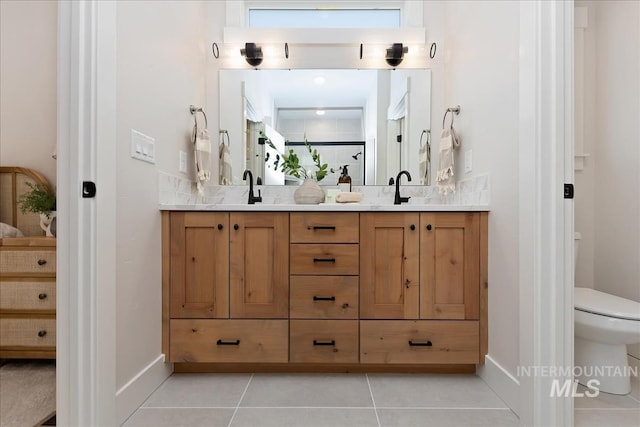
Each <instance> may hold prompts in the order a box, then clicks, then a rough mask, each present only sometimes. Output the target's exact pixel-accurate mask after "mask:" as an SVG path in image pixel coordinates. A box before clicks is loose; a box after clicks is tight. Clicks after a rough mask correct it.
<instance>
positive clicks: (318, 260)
mask: <svg viewBox="0 0 640 427" xmlns="http://www.w3.org/2000/svg"><path fill="white" fill-rule="evenodd" d="M313 262H330V263H333V264H335V262H336V259H335V258H314V259H313Z"/></svg>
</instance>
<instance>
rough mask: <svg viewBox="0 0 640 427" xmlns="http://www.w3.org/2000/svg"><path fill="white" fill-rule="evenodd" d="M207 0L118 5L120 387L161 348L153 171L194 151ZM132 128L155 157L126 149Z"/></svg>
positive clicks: (174, 170)
mask: <svg viewBox="0 0 640 427" xmlns="http://www.w3.org/2000/svg"><path fill="white" fill-rule="evenodd" d="M206 7H207V6H206V5H205V3H204V2H201V1H190V2H169V1H166V2H164V1H163V2H147V1H138V2H133V1H127V2H119V3H118V6H117V93H116V96H117V141H114V143H116V144H117V160H116V162H117V236H116V239H117V254H116V257H117V265H116V269H117V271H116V277H117V283H116V292H117V308H116V329H117V334H116V345H117V361H116V363H117V366H116V385H117V388H118V389H121V388H122V387H123V386H125V385H126V384H127V383H128V382H129V381H130V380H132V379H133V378H134V377H135V376H136V375H138V374H139V373H141V372H142V371H143V370H144V369H145V368H146V367H147V366H148V365H149V364H150V363H152V362H153V361H154V360H157V358H158V357H159V355H160V353H161V329H162V322H161V318H162V316H161V312H162V307H161V300H162V286H161V265H162V264H161V235H160V230H161V223H160V211H159V210H158V171H159V170H161V171H163V172H166V173H170V174H174V175H179V172H178V151H179V150H180V149H183V150H185V151H188V153H189V154H190V155H189V156H188V158H189V159H191V158H192V157H191V153H192V151H191V142H190V135H191V131H192V128H193V117H192V116H191V114H190V113H189V105H190V104H195V105H204V104H205V94H206V86H205V58H206V54H207V39H206V21H205V19H206V16H207V14H206ZM216 116H217V114H216ZM210 126H211V124H210ZM214 126H215V124H214ZM131 129H135V130H138V131H140V132H142V133H144V134H146V135H149V136H151V137H153V138H155V142H156V158H157V163H156V164H155V165H152V164H148V163H144V162H141V161H138V160H134V159H132V158H131V157H130V138H131V136H130V134H131ZM114 172H116V171H114ZM183 176H184V175H183ZM189 177H191V178H193V177H192V176H191V175H189ZM151 391H153V389H151V390H149V392H151ZM140 403H142V402H138V404H140Z"/></svg>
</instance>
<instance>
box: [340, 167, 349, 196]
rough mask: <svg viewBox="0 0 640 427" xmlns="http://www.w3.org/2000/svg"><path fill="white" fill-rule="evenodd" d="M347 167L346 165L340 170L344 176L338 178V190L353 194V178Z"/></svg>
mask: <svg viewBox="0 0 640 427" xmlns="http://www.w3.org/2000/svg"><path fill="white" fill-rule="evenodd" d="M347 166H349V165H344V166H342V167H341V168H340V169H342V175H340V177H339V178H338V188H339V189H340V191H341V192H347V193H350V192H351V177H350V176H349V171H348V170H347Z"/></svg>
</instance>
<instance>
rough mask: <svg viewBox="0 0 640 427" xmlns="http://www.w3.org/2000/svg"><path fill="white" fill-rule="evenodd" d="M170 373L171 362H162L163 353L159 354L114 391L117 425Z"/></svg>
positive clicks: (171, 371)
mask: <svg viewBox="0 0 640 427" xmlns="http://www.w3.org/2000/svg"><path fill="white" fill-rule="evenodd" d="M172 373H173V364H172V363H164V354H161V355H160V356H158V357H157V358H156V360H154V361H153V362H151V363H149V364H148V365H147V366H146V367H145V368H144V369H143V370H141V371H140V372H138V373H137V374H136V375H135V376H134V377H133V378H131V380H129V382H128V383H126V384H125V385H124V386H122V387H121V388H120V390H118V391H117V392H116V411H117V412H116V416H117V418H116V420H117V422H118V425H122V423H124V422H125V421H126V420H127V418H129V417H130V416H131V414H133V413H134V412H135V411H136V409H138V407H139V406H140V405H142V403H143V402H144V401H145V400H146V399H147V398H148V397H149V396H150V395H151V393H153V391H154V390H155V389H156V388H158V386H159V385H160V384H162V382H163V381H164V380H166V379H167V378H168V377H169V375H171V374H172Z"/></svg>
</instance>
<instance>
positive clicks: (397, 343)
mask: <svg viewBox="0 0 640 427" xmlns="http://www.w3.org/2000/svg"><path fill="white" fill-rule="evenodd" d="M360 340H361V341H360V361H361V362H362V363H447V364H453V363H479V361H480V360H479V342H480V340H479V331H478V322H477V321H444V320H442V321H437V320H436V321H429V320H424V321H411V320H385V321H378V320H365V321H361V322H360Z"/></svg>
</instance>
